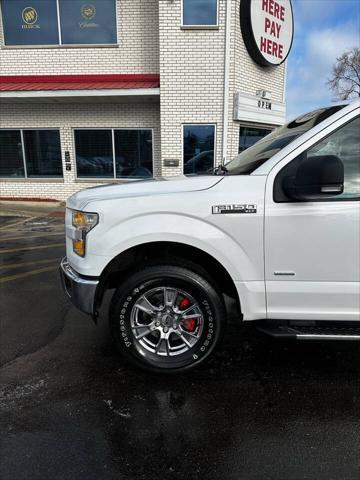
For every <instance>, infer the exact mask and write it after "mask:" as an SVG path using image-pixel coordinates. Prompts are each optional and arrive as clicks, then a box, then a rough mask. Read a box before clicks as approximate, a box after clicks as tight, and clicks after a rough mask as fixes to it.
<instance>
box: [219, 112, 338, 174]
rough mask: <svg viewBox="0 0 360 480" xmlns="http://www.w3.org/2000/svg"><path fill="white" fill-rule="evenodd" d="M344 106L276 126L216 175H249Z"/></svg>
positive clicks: (312, 113) (309, 114)
mask: <svg viewBox="0 0 360 480" xmlns="http://www.w3.org/2000/svg"><path fill="white" fill-rule="evenodd" d="M344 106H345V105H337V106H334V107H329V108H322V109H320V110H315V111H313V112H310V113H307V114H305V115H302V116H300V117H298V118H296V119H295V120H292V121H291V122H289V123H287V124H285V125H284V126H282V127H278V128H276V129H275V130H274V131H272V132H271V133H270V134H269V135H266V137H264V138H263V139H261V140H260V141H259V142H257V143H255V145H253V146H252V147H250V148H248V149H247V150H245V151H243V152H241V153H239V155H237V156H236V157H235V158H234V159H233V160H231V161H230V162H229V163H227V164H226V165H225V166H224V167H222V168H221V169H218V170H217V172H216V173H217V174H218V175H220V174H224V173H226V175H249V174H250V173H252V172H253V171H254V170H256V169H257V168H259V167H260V166H261V165H262V164H263V163H265V162H266V161H267V160H269V158H271V157H273V156H274V155H275V154H276V153H278V152H279V151H280V150H282V149H283V148H284V147H286V146H287V145H289V143H291V142H293V141H294V140H295V139H296V138H298V137H299V136H300V135H302V134H303V133H306V132H307V131H308V130H310V129H311V128H312V127H314V126H315V125H318V124H319V123H320V122H322V121H323V120H325V119H326V118H328V117H330V116H331V115H333V114H334V113H336V112H337V111H339V110H340V109H341V108H343V107H344Z"/></svg>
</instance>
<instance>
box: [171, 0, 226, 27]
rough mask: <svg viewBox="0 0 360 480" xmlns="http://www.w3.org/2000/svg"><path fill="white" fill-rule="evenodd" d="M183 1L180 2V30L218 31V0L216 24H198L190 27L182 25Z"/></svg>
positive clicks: (217, 0)
mask: <svg viewBox="0 0 360 480" xmlns="http://www.w3.org/2000/svg"><path fill="white" fill-rule="evenodd" d="M184 1H186V0H181V25H180V26H181V28H182V29H184V30H197V29H198V30H218V29H219V9H220V8H219V3H220V1H219V0H216V23H214V24H209V25H207V24H198V25H196V24H195V25H193V24H192V25H190V24H186V23H184Z"/></svg>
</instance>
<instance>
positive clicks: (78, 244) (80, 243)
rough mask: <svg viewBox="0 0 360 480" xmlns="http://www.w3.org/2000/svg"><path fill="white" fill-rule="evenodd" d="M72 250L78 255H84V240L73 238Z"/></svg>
mask: <svg viewBox="0 0 360 480" xmlns="http://www.w3.org/2000/svg"><path fill="white" fill-rule="evenodd" d="M73 250H74V252H75V253H77V254H78V255H80V257H85V241H84V240H74V241H73Z"/></svg>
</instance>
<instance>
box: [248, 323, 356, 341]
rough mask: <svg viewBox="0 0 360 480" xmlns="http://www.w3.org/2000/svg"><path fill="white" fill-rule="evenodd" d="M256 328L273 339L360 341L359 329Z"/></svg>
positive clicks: (316, 327) (267, 326)
mask: <svg viewBox="0 0 360 480" xmlns="http://www.w3.org/2000/svg"><path fill="white" fill-rule="evenodd" d="M257 328H258V330H260V331H261V332H263V333H266V334H267V335H270V336H272V337H275V338H284V339H296V340H352V341H360V327H346V326H341V327H331V326H329V327H321V326H295V325H294V326H287V325H276V324H274V325H272V324H269V325H261V326H259V327H257Z"/></svg>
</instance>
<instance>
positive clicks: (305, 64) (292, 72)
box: [286, 0, 360, 118]
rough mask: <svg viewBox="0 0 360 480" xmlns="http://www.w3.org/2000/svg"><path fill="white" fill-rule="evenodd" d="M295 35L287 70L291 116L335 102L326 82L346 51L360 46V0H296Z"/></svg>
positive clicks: (287, 99) (288, 108)
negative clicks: (338, 57)
mask: <svg viewBox="0 0 360 480" xmlns="http://www.w3.org/2000/svg"><path fill="white" fill-rule="evenodd" d="M292 5H293V10H294V21H295V35H294V43H293V47H292V50H291V52H290V55H289V61H288V71H287V92H286V95H287V97H286V103H287V116H288V118H291V117H294V116H296V115H298V114H300V113H303V112H306V111H309V110H311V109H314V108H317V107H320V106H323V105H326V104H329V103H331V101H332V100H333V99H334V96H333V95H332V93H331V92H330V91H329V89H328V86H327V85H326V81H327V79H328V78H329V77H330V75H331V68H332V65H333V63H334V62H335V60H336V57H337V56H339V55H340V54H341V53H342V52H344V51H346V50H349V49H351V48H352V47H355V46H358V47H359V46H360V33H359V32H360V30H359V29H360V0H292Z"/></svg>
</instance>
